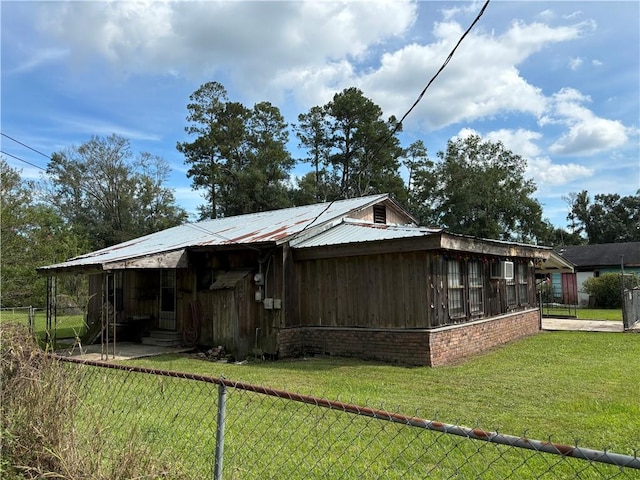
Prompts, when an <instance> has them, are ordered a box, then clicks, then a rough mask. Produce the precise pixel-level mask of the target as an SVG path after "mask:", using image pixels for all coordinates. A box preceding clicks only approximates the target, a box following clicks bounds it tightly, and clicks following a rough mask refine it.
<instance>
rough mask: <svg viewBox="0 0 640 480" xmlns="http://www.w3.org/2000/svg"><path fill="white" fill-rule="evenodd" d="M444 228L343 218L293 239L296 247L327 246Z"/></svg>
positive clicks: (415, 235) (432, 232) (436, 230)
mask: <svg viewBox="0 0 640 480" xmlns="http://www.w3.org/2000/svg"><path fill="white" fill-rule="evenodd" d="M440 232H442V229H434V228H426V227H414V226H409V225H387V224H382V223H371V222H361V221H354V220H349V219H346V218H345V219H343V220H342V223H340V224H339V225H336V226H335V227H333V228H331V229H329V230H327V231H325V232H322V233H320V234H318V235H315V236H313V237H311V238H308V239H306V240H302V241H296V240H294V241H292V242H291V246H292V247H295V248H311V247H326V246H331V245H342V244H345V243H362V242H375V241H381V240H396V239H401V238H411V237H424V236H427V235H432V234H434V233H440Z"/></svg>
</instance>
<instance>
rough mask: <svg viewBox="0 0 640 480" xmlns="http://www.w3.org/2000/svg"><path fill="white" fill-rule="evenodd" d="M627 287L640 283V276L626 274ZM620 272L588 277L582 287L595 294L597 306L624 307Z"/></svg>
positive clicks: (592, 294) (590, 293)
mask: <svg viewBox="0 0 640 480" xmlns="http://www.w3.org/2000/svg"><path fill="white" fill-rule="evenodd" d="M624 284H625V288H633V287H637V286H638V285H640V278H639V277H638V275H637V274H636V273H632V274H630V275H625V276H624ZM620 287H621V285H620V274H619V273H605V274H604V275H601V276H599V277H592V278H589V279H587V280H586V281H585V282H584V283H583V284H582V288H583V289H584V291H585V292H586V293H588V294H589V295H591V296H593V298H594V299H595V306H596V307H600V308H622V290H621V288H620Z"/></svg>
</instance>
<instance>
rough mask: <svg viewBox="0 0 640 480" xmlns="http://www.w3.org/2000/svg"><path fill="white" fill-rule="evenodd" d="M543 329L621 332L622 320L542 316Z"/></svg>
mask: <svg viewBox="0 0 640 480" xmlns="http://www.w3.org/2000/svg"><path fill="white" fill-rule="evenodd" d="M542 329H543V330H569V331H579V332H623V331H624V327H623V325H622V321H612V320H578V319H577V318H544V317H543V318H542Z"/></svg>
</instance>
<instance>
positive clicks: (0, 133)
mask: <svg viewBox="0 0 640 480" xmlns="http://www.w3.org/2000/svg"><path fill="white" fill-rule="evenodd" d="M0 135H2V136H3V137H7V138H8V139H9V140H13V141H14V142H16V143H18V144H20V145H22V146H23V147H27V148H28V149H29V150H33V151H34V152H36V153H39V154H40V155H42V156H43V157H45V158H48V159H49V160H51V157H50V156H49V155H47V154H46V153H42V152H41V151H40V150H36V149H35V148H33V147H30V146H29V145H27V144H26V143H22V142H21V141H19V140H16V139H15V138H13V137H10V136H9V135H7V134H6V133H2V132H0ZM5 155H6V154H5Z"/></svg>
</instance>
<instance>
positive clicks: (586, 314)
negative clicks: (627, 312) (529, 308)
mask: <svg viewBox="0 0 640 480" xmlns="http://www.w3.org/2000/svg"><path fill="white" fill-rule="evenodd" d="M543 313H544V315H547V316H553V315H568V314H569V313H570V314H572V315H573V314H574V313H575V315H576V316H577V318H578V319H579V320H615V321H620V322H621V321H622V309H619V308H618V309H606V308H577V309H572V310H571V311H569V309H567V308H560V307H558V308H555V307H544V309H543Z"/></svg>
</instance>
